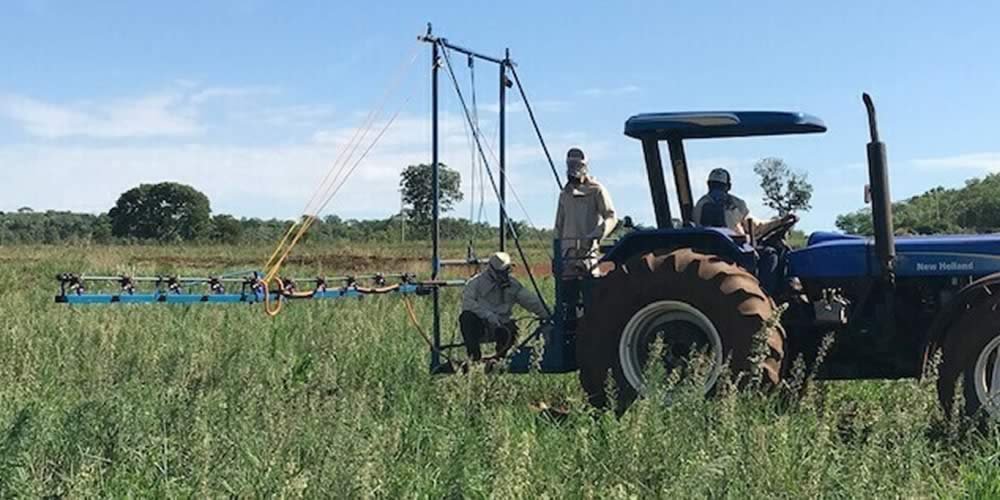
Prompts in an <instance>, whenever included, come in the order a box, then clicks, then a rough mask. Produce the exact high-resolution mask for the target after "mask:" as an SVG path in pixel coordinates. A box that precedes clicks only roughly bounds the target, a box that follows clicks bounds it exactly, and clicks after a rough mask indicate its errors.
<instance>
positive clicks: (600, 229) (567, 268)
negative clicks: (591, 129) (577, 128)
mask: <svg viewBox="0 0 1000 500" xmlns="http://www.w3.org/2000/svg"><path fill="white" fill-rule="evenodd" d="M566 177H567V182H566V186H565V187H564V188H563V190H562V192H561V193H559V206H558V208H557V210H556V223H555V228H554V230H555V237H556V238H557V239H558V240H559V243H560V248H561V249H562V256H561V258H562V264H563V266H562V267H563V272H562V277H564V278H578V277H581V276H585V275H586V274H587V273H593V272H595V269H594V266H595V265H596V264H597V261H598V258H599V257H600V255H599V249H600V242H601V239H603V238H605V237H607V236H608V234H610V233H611V232H612V231H613V230H614V229H615V226H616V225H617V223H618V219H617V217H615V207H614V205H613V204H612V203H611V195H610V194H608V190H607V189H605V188H604V186H602V185H601V184H600V183H599V182H597V181H596V180H595V179H594V178H593V177H591V176H590V175H589V172H588V170H587V158H586V157H585V156H584V154H583V151H582V150H581V149H580V148H571V149H570V150H569V151H567V152H566Z"/></svg>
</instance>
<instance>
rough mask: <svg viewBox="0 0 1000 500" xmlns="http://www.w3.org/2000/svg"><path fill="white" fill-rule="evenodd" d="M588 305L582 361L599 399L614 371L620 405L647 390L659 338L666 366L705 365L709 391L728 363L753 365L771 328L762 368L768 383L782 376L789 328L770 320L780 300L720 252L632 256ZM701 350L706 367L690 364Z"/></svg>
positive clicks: (736, 367)
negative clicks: (757, 342) (759, 341)
mask: <svg viewBox="0 0 1000 500" xmlns="http://www.w3.org/2000/svg"><path fill="white" fill-rule="evenodd" d="M590 304H591V307H589V308H588V311H587V312H586V313H585V315H584V317H583V318H582V321H581V325H580V329H579V331H578V332H577V363H578V365H579V368H580V382H581V384H582V386H583V389H584V391H585V392H586V393H587V396H588V398H589V400H590V402H591V403H592V404H594V405H595V406H598V407H604V406H606V404H607V400H606V399H607V398H606V396H605V394H606V383H607V381H608V374H609V373H611V374H612V375H613V381H614V386H615V389H616V394H617V395H618V401H617V409H618V410H619V411H624V410H625V409H626V408H627V407H628V406H629V405H630V404H631V403H632V402H633V401H634V400H635V398H636V397H637V396H638V395H639V394H641V393H642V392H643V391H644V390H645V387H646V381H645V380H643V373H644V372H645V371H646V368H647V367H648V362H649V357H650V352H651V351H652V352H654V353H655V352H657V351H656V350H655V349H653V346H654V345H656V344H657V341H659V344H660V345H661V346H662V350H661V351H659V354H660V362H662V363H663V369H664V370H663V373H664V374H665V375H666V376H668V377H670V376H673V377H674V378H677V377H680V378H683V377H685V376H688V375H690V374H691V373H692V370H694V369H698V368H700V370H699V375H700V376H704V377H705V380H704V388H705V392H706V393H707V392H708V391H710V390H711V389H712V387H714V385H715V383H716V382H717V381H718V376H719V373H720V371H721V368H722V363H723V362H725V361H728V363H729V368H730V372H731V373H733V374H734V375H735V374H739V373H744V372H747V371H750V368H751V357H752V354H753V351H754V349H753V347H754V344H753V342H754V337H755V336H756V335H757V334H758V332H761V331H762V329H765V328H767V331H766V332H763V334H764V338H765V339H766V349H765V352H764V357H763V360H762V361H761V362H760V367H761V368H762V369H763V372H764V375H765V377H764V378H765V380H766V381H767V382H769V383H773V384H777V383H778V382H779V381H780V376H781V366H782V360H783V356H784V331H783V330H782V328H781V326H780V325H773V326H768V320H769V319H770V318H771V317H772V316H773V315H774V313H775V306H774V302H773V301H772V300H771V299H770V298H769V297H768V296H767V294H766V293H764V291H763V290H762V289H761V287H760V283H758V281H757V279H756V278H754V277H753V275H751V274H750V273H748V272H747V271H745V270H744V269H742V268H740V267H738V266H735V265H733V264H730V263H728V262H725V261H723V260H722V259H720V258H718V257H716V256H713V255H705V254H700V253H696V252H694V251H692V250H688V249H684V250H677V251H674V252H671V253H668V254H665V255H653V254H647V255H644V256H641V257H636V258H633V259H631V260H630V261H629V262H627V263H626V264H625V265H624V266H619V267H618V268H617V269H615V270H614V271H612V272H611V273H610V274H609V275H608V276H606V277H604V278H603V279H601V280H600V282H598V284H597V285H596V286H595V289H594V290H593V295H592V300H591V302H590ZM696 354H700V356H699V359H700V360H701V364H700V366H692V365H697V363H693V362H692V359H694V357H695V355H696ZM706 362H707V363H706ZM676 370H681V372H680V373H676V372H675V371H676Z"/></svg>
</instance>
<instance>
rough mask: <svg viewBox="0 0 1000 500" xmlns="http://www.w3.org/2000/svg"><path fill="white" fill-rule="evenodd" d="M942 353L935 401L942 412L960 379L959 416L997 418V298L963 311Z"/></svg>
mask: <svg viewBox="0 0 1000 500" xmlns="http://www.w3.org/2000/svg"><path fill="white" fill-rule="evenodd" d="M941 350H942V352H941V355H942V357H941V365H940V367H939V376H938V398H939V400H940V402H941V406H942V408H944V410H945V412H946V413H950V412H951V411H952V405H953V404H954V401H955V388H956V386H957V384H958V381H959V380H961V381H962V396H963V399H964V400H965V404H964V406H963V407H962V408H961V413H962V414H963V415H966V416H982V417H988V418H991V419H1000V299H998V298H994V299H990V300H984V301H982V302H979V303H978V304H975V305H973V306H972V307H971V308H970V309H968V310H966V311H965V312H964V313H963V314H962V315H961V316H960V317H959V318H958V320H957V321H956V322H955V323H954V324H953V325H952V326H951V327H950V328H948V332H947V334H946V336H945V340H944V343H943V345H942V346H941Z"/></svg>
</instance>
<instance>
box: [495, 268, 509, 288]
mask: <svg viewBox="0 0 1000 500" xmlns="http://www.w3.org/2000/svg"><path fill="white" fill-rule="evenodd" d="M490 276H492V277H493V281H495V282H497V283H498V284H499V285H500V286H501V287H506V286H507V285H509V284H510V269H508V270H506V271H497V270H496V269H493V268H490Z"/></svg>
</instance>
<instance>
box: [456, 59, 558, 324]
mask: <svg viewBox="0 0 1000 500" xmlns="http://www.w3.org/2000/svg"><path fill="white" fill-rule="evenodd" d="M444 49H445V50H442V51H441V53H442V54H443V55H444V62H445V66H446V67H447V68H448V75H449V76H451V82H452V84H453V85H454V86H455V92H456V93H457V94H458V101H459V102H460V103H461V104H462V111H463V112H464V113H465V119H466V120H467V121H468V122H469V126H470V127H474V126H475V125H474V124H473V123H472V116H471V115H470V114H469V107H468V106H467V105H466V103H465V96H464V95H463V94H462V87H461V86H460V85H459V84H458V78H457V77H456V76H455V71H454V69H453V68H452V66H451V57H450V56H449V55H448V49H447V47H444ZM473 137H474V138H476V149H478V150H479V156H480V158H481V159H482V161H483V166H484V167H486V175H487V176H488V177H489V179H490V185H491V187H492V188H493V193H494V194H496V195H497V203H498V204H499V205H500V210H502V211H503V213H504V215H505V216H506V217H505V218H506V219H507V227H508V228H509V229H510V234H511V237H513V239H514V246H515V247H517V253H518V255H520V257H521V262H523V263H524V270H525V271H526V272H527V273H528V279H529V280H530V281H531V286H532V288H534V289H535V295H537V296H538V300H539V301H541V303H542V307H544V308H545V313H546V314H548V315H549V316H551V315H552V310H551V309H549V305H548V303H546V302H545V297H544V296H543V295H542V290H541V289H540V288H539V287H538V282H537V281H535V275H534V273H532V272H531V263H530V262H528V258H527V256H525V254H524V249H523V248H521V238H520V237H518V235H517V229H515V228H514V223H513V221H512V220H511V218H510V214H509V212H508V211H507V206H506V204H504V203H503V201H502V200H500V189H499V188H498V187H497V183H496V180H495V179H494V178H493V170H492V169H491V168H490V163H489V161H488V160H487V159H486V153H485V152H484V151H483V146H482V144H480V142H479V138H478V137H479V136H478V135H476V134H473Z"/></svg>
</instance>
